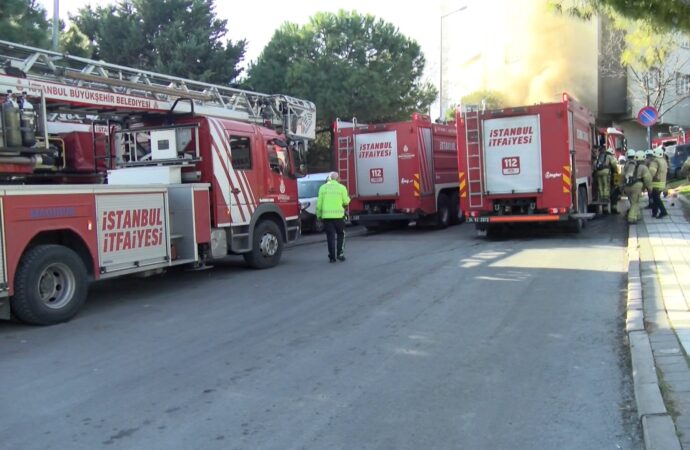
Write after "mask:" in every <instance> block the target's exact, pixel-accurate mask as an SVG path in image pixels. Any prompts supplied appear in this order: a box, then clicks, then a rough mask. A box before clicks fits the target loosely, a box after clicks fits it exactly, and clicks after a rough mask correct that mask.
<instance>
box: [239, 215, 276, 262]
mask: <svg viewBox="0 0 690 450" xmlns="http://www.w3.org/2000/svg"><path fill="white" fill-rule="evenodd" d="M282 254H283V239H282V237H281V235H280V229H279V228H278V225H276V223H275V222H273V221H271V220H264V221H262V222H259V224H258V225H257V226H256V228H254V239H253V242H252V250H251V251H250V252H249V253H245V254H244V260H245V261H246V262H247V264H249V265H250V266H251V267H252V268H254V269H267V268H269V267H273V266H275V265H276V264H278V262H279V261H280V256H281V255H282Z"/></svg>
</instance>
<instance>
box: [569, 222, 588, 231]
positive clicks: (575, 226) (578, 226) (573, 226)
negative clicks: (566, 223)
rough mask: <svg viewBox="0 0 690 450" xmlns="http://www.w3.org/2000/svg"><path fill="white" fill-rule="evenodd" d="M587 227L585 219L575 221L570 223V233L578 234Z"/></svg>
mask: <svg viewBox="0 0 690 450" xmlns="http://www.w3.org/2000/svg"><path fill="white" fill-rule="evenodd" d="M584 227H585V221H584V219H575V220H573V221H571V223H570V231H571V232H573V233H575V234H577V233H580V232H581V231H582V229H583V228H584Z"/></svg>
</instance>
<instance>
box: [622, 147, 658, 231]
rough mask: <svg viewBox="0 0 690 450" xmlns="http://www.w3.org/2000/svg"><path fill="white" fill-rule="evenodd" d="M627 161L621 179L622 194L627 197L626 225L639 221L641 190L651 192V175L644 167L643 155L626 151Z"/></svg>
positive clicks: (640, 152)
mask: <svg viewBox="0 0 690 450" xmlns="http://www.w3.org/2000/svg"><path fill="white" fill-rule="evenodd" d="M626 156H627V158H628V159H627V161H626V162H625V166H623V176H622V177H621V182H622V188H623V192H625V194H626V195H627V196H628V200H629V201H630V209H629V210H628V223H631V224H633V223H637V221H638V220H639V219H640V196H641V195H642V189H643V188H646V189H647V191H648V192H652V175H651V173H649V169H648V168H647V166H646V165H645V163H644V161H645V154H644V152H643V151H641V150H639V151H637V152H636V151H635V150H632V149H630V150H628V151H627V153H626Z"/></svg>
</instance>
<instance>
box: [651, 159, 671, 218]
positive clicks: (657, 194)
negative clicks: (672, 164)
mask: <svg viewBox="0 0 690 450" xmlns="http://www.w3.org/2000/svg"><path fill="white" fill-rule="evenodd" d="M649 173H650V174H651V175H652V195H651V201H650V203H651V204H652V217H656V218H657V219H661V218H664V217H666V216H668V212H666V206H665V205H664V202H663V201H662V200H661V193H662V192H663V191H664V189H666V175H667V173H668V163H667V162H666V158H664V151H663V149H662V148H661V147H657V148H655V149H654V150H653V156H652V161H651V162H650V163H649Z"/></svg>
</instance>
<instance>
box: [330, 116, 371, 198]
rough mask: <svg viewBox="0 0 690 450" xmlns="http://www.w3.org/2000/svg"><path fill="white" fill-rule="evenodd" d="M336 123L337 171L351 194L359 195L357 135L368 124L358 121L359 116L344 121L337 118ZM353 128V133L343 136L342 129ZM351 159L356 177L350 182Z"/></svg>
mask: <svg viewBox="0 0 690 450" xmlns="http://www.w3.org/2000/svg"><path fill="white" fill-rule="evenodd" d="M335 123H336V126H335V128H336V133H337V134H338V141H337V144H336V150H335V151H336V155H337V156H336V159H337V162H336V164H337V167H336V171H337V172H338V174H340V178H341V182H342V183H343V184H344V185H345V187H346V188H347V191H348V193H349V194H350V196H353V197H354V196H356V195H357V179H356V178H357V167H356V165H357V155H355V154H354V152H355V137H356V136H357V130H358V129H363V128H367V127H368V125H366V124H359V123H357V118H356V117H353V118H352V122H342V121H341V120H340V119H335ZM349 128H352V134H351V135H350V134H347V135H345V136H342V135H341V134H340V130H343V129H349ZM350 159H352V163H353V164H354V165H355V167H353V170H354V171H355V175H354V176H355V179H354V180H353V181H352V182H350Z"/></svg>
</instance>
